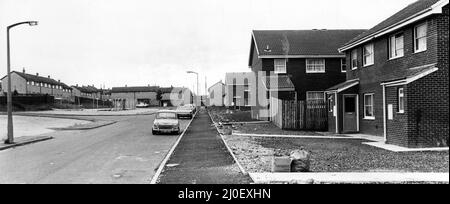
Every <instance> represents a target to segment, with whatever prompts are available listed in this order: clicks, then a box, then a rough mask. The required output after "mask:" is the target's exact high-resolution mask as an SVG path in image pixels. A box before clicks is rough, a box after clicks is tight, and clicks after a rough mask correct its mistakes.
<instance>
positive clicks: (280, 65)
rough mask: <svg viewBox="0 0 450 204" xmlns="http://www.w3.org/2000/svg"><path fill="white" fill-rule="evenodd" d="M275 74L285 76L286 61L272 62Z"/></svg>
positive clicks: (277, 60)
mask: <svg viewBox="0 0 450 204" xmlns="http://www.w3.org/2000/svg"><path fill="white" fill-rule="evenodd" d="M274 68H275V70H274V71H275V74H286V59H275V60H274Z"/></svg>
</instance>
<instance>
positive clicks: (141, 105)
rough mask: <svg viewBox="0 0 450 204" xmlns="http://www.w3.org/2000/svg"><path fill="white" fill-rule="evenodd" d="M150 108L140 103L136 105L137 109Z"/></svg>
mask: <svg viewBox="0 0 450 204" xmlns="http://www.w3.org/2000/svg"><path fill="white" fill-rule="evenodd" d="M148 107H149V105H148V104H146V103H138V104H137V105H136V108H148Z"/></svg>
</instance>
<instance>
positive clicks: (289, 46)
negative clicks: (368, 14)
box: [250, 29, 365, 62]
mask: <svg viewBox="0 0 450 204" xmlns="http://www.w3.org/2000/svg"><path fill="white" fill-rule="evenodd" d="M364 31H365V30H361V29H360V30H254V31H253V33H252V39H253V40H252V48H253V44H256V50H257V52H258V57H273V58H276V57H280V56H288V57H296V56H297V57H301V56H335V57H336V56H337V57H342V56H343V54H342V53H339V52H338V48H339V47H340V46H342V45H344V44H345V43H346V42H348V41H349V40H351V39H352V38H354V37H356V36H358V35H359V34H361V33H362V32H364ZM251 52H253V49H252V50H251ZM252 56H253V54H252V53H250V58H251V57H252ZM250 62H251V60H250Z"/></svg>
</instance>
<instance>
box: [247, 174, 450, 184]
mask: <svg viewBox="0 0 450 204" xmlns="http://www.w3.org/2000/svg"><path fill="white" fill-rule="evenodd" d="M250 176H251V177H252V179H253V180H254V181H255V183H257V184H275V183H296V184H313V183H316V184H320V183H337V184H343V183H347V184H352V183H353V184H364V183H390V184H395V183H447V184H448V183H449V173H404V172H400V173H397V172H344V173H342V172H339V173H332V172H330V173H250Z"/></svg>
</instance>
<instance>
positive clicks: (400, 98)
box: [398, 88, 405, 113]
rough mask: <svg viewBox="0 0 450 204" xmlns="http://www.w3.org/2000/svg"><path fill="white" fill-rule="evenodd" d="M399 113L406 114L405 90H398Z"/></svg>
mask: <svg viewBox="0 0 450 204" xmlns="http://www.w3.org/2000/svg"><path fill="white" fill-rule="evenodd" d="M398 112H399V113H404V112H405V93H404V92H403V88H399V89H398Z"/></svg>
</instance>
